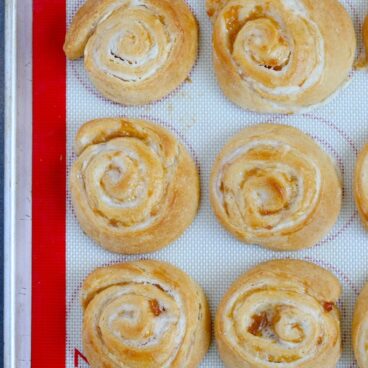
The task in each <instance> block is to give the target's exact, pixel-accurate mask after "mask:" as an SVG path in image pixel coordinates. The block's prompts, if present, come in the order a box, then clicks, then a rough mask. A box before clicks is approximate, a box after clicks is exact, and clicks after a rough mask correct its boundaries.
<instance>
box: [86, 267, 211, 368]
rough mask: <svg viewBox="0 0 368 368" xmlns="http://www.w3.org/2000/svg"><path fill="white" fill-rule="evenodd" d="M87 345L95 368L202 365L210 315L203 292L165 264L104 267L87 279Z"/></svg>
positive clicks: (206, 348)
mask: <svg viewBox="0 0 368 368" xmlns="http://www.w3.org/2000/svg"><path fill="white" fill-rule="evenodd" d="M82 305H83V309H84V323H83V343H84V350H85V353H86V354H87V357H88V360H89V362H90V364H91V367H102V366H103V367H106V368H108V367H114V368H118V367H121V368H138V367H146V368H157V367H162V368H165V367H170V368H175V367H188V368H194V367H197V365H199V363H200V361H201V360H202V358H203V356H204V355H205V353H206V352H207V350H208V346H209V339H210V317H209V311H208V306H207V302H206V299H205V296H204V294H203V291H202V290H201V288H200V287H199V286H198V285H197V284H196V283H195V282H194V281H193V280H191V279H190V277H189V276H188V275H186V274H185V273H184V272H183V271H181V270H179V269H177V268H175V267H173V266H171V265H169V264H166V263H162V262H157V261H138V262H133V263H125V264H119V265H115V266H112V267H106V268H101V269H98V270H96V271H94V272H93V273H92V274H91V275H90V276H88V278H87V279H86V280H85V282H84V285H83V289H82Z"/></svg>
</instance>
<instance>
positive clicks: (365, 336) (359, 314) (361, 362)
mask: <svg viewBox="0 0 368 368" xmlns="http://www.w3.org/2000/svg"><path fill="white" fill-rule="evenodd" d="M352 334H353V348H354V354H355V359H356V360H357V362H358V366H359V368H367V367H368V284H366V285H365V286H364V288H363V289H362V291H361V293H360V295H359V297H358V300H357V302H356V305H355V311H354V318H353V331H352Z"/></svg>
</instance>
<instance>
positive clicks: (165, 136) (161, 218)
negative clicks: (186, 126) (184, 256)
mask: <svg viewBox="0 0 368 368" xmlns="http://www.w3.org/2000/svg"><path fill="white" fill-rule="evenodd" d="M75 150H76V153H77V155H78V158H77V160H76V161H75V162H74V164H73V166H72V169H71V173H70V190H71V195H72V203H73V207H74V209H75V212H76V215H77V218H78V220H79V223H80V225H81V227H82V229H83V230H84V232H85V233H86V234H87V235H89V236H90V237H91V238H93V239H94V240H95V241H97V242H98V243H99V244H101V245H102V246H103V247H104V248H106V249H107V250H110V251H112V252H118V253H145V252H152V251H155V250H157V249H160V248H162V247H164V246H166V245H167V244H169V243H170V242H172V241H173V240H175V239H176V238H177V237H179V236H180V235H181V234H182V233H183V232H184V230H185V229H186V228H187V227H188V226H189V225H190V224H191V222H192V221H193V219H194V217H195V215H196V213H197V208H198V202H199V177H198V173H197V170H196V167H195V164H194V162H193V160H192V158H191V157H190V155H189V153H188V152H187V150H186V149H185V148H184V146H183V145H181V144H180V143H179V142H178V141H177V140H176V138H175V137H174V136H172V135H171V134H170V133H169V132H168V131H167V130H166V129H164V128H162V127H160V126H158V125H155V124H152V123H149V122H145V121H141V120H132V119H125V118H111V119H98V120H93V121H90V122H88V123H86V124H84V125H83V126H82V127H81V128H80V130H79V132H78V134H77V136H76V141H75Z"/></svg>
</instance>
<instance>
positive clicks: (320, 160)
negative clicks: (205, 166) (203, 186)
mask: <svg viewBox="0 0 368 368" xmlns="http://www.w3.org/2000/svg"><path fill="white" fill-rule="evenodd" d="M341 192H342V190H341V183H340V180H339V178H338V174H337V170H336V168H335V166H334V164H333V163H332V161H331V159H330V157H329V156H328V155H327V154H326V153H325V152H324V151H322V149H321V148H320V147H319V146H318V145H317V144H316V143H315V142H314V141H313V140H312V138H310V137H309V136H307V135H306V134H304V133H302V132H301V131H300V130H298V129H296V128H293V127H290V126H286V125H277V124H259V125H254V126H251V127H248V128H246V129H244V130H242V131H240V132H239V133H238V134H237V135H235V136H234V137H233V138H232V139H231V140H230V141H229V142H228V143H227V144H226V145H225V147H224V148H223V150H222V151H221V153H220V154H219V156H218V157H217V159H216V161H215V164H214V167H213V169H212V175H211V184H210V198H211V203H212V207H213V210H214V212H215V214H216V216H217V218H218V219H219V221H220V222H221V224H222V225H223V226H224V227H225V228H226V229H227V230H228V231H230V232H231V233H232V234H233V235H235V236H236V237H237V238H239V239H240V240H242V241H244V242H246V243H252V244H259V245H262V246H265V247H268V248H273V249H278V250H295V249H300V248H305V247H310V246H313V245H315V244H316V243H317V242H318V241H319V240H320V239H321V238H322V237H323V236H324V235H325V234H326V233H327V232H328V231H329V230H330V229H331V227H332V226H333V225H334V223H335V222H336V219H337V217H338V215H339V212H340V208H341Z"/></svg>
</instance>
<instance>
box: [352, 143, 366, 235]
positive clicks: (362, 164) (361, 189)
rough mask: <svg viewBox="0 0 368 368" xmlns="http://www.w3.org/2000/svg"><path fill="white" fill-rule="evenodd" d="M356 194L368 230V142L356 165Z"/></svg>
mask: <svg viewBox="0 0 368 368" xmlns="http://www.w3.org/2000/svg"><path fill="white" fill-rule="evenodd" d="M354 195H355V202H356V204H357V207H358V211H359V214H360V218H361V220H362V222H363V224H364V226H365V227H366V228H367V230H368V144H367V145H365V147H364V148H363V149H362V151H361V152H360V153H359V156H358V159H357V163H356V166H355V180H354Z"/></svg>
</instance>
